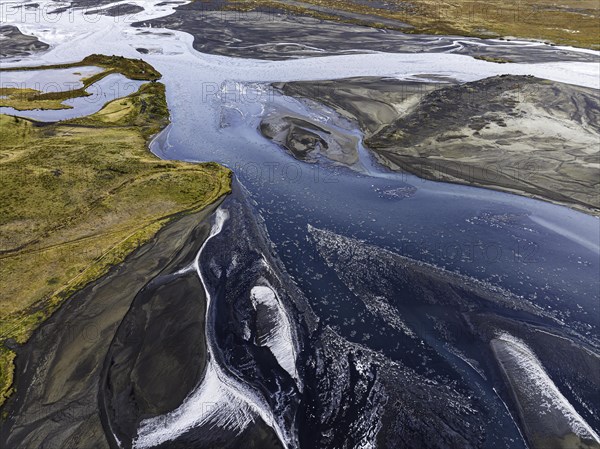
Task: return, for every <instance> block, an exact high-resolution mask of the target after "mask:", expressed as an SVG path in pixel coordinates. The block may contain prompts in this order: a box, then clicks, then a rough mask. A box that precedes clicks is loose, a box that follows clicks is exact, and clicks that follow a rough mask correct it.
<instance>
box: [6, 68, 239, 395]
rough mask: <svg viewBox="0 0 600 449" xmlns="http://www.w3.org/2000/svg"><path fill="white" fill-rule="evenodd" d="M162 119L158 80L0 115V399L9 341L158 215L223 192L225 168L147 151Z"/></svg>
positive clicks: (110, 261)
mask: <svg viewBox="0 0 600 449" xmlns="http://www.w3.org/2000/svg"><path fill="white" fill-rule="evenodd" d="M94 58H97V57H94ZM86 59H87V58H86ZM82 64H83V65H100V64H101V62H99V60H98V59H94V60H93V61H86V60H84V61H82ZM107 67H108V66H107ZM148 67H149V66H147V65H142V64H139V63H137V62H134V63H131V62H126V61H120V68H108V69H107V70H109V71H111V70H119V71H121V70H123V71H121V73H124V74H126V75H127V76H130V77H135V75H136V73H137V74H139V72H136V71H135V70H137V69H138V68H142V70H144V71H145V73H143V74H142V75H143V76H151V77H152V78H158V76H160V75H159V74H157V72H156V71H154V70H153V69H151V68H150V70H149V69H148ZM124 68H125V69H124ZM150 74H151V75H150ZM168 121H169V112H168V108H167V104H166V99H165V88H164V86H163V85H162V84H160V83H158V82H150V83H147V84H144V85H143V86H142V87H141V88H140V90H139V91H138V92H137V93H135V94H133V95H130V96H129V97H125V98H121V99H118V100H115V101H113V102H111V103H108V104H107V105H106V106H105V107H104V108H103V109H102V110H100V111H99V112H97V113H95V114H93V115H91V116H88V117H84V118H80V119H75V120H70V121H63V122H57V123H55V124H40V123H36V122H32V121H29V120H25V119H21V118H16V117H12V116H7V115H0V133H1V142H2V143H1V144H0V191H1V192H2V201H1V202H0V304H2V307H0V404H1V403H3V402H4V400H5V399H6V398H7V397H8V396H9V395H10V393H11V388H12V387H11V385H12V379H13V369H14V367H13V361H14V357H15V353H14V352H13V351H12V350H11V349H10V348H12V347H13V345H15V344H22V343H25V342H26V341H27V339H28V338H29V336H30V335H31V333H32V332H33V331H34V330H35V329H36V328H37V327H38V326H39V325H40V323H42V322H43V321H44V320H45V319H46V318H48V317H49V316H50V315H51V314H52V313H53V312H54V311H55V310H56V309H57V308H58V307H59V306H60V304H61V303H62V302H63V301H65V300H67V299H68V298H69V297H70V296H71V295H72V294H73V293H74V292H75V291H77V290H79V289H81V288H82V287H83V286H85V285H86V284H88V283H90V282H92V281H94V280H96V279H98V278H99V277H101V276H102V275H104V274H105V273H106V272H107V271H108V270H109V269H110V268H111V267H112V266H114V265H116V264H119V263H120V262H122V261H123V260H124V259H125V257H127V255H128V254H130V253H131V252H132V251H133V250H135V249H136V248H137V247H139V246H140V245H142V244H143V243H144V242H147V241H148V240H149V239H151V238H152V237H153V236H154V235H155V234H156V233H157V231H158V230H159V229H161V227H163V226H164V225H165V224H166V223H168V222H169V221H171V220H173V219H174V218H176V217H177V216H179V215H181V214H185V213H190V212H193V211H197V210H199V209H201V208H203V207H205V206H207V205H208V204H210V203H212V202H214V201H215V200H216V199H218V198H219V197H220V196H222V195H223V194H226V193H228V192H229V191H230V183H231V181H230V177H231V173H230V171H229V170H228V169H226V168H224V167H222V166H220V165H218V164H214V163H203V164H191V163H184V162H174V161H164V160H161V159H158V158H157V157H155V156H154V155H153V154H152V153H150V152H149V151H148V148H147V144H148V141H149V139H150V138H151V137H152V136H153V135H154V134H155V133H157V132H158V131H159V130H161V129H162V128H163V127H164V126H166V124H167V123H168Z"/></svg>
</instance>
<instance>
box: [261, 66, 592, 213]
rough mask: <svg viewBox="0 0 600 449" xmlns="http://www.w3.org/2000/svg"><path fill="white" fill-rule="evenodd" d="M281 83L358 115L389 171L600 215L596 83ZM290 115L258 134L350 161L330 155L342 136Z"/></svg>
mask: <svg viewBox="0 0 600 449" xmlns="http://www.w3.org/2000/svg"><path fill="white" fill-rule="evenodd" d="M275 86H276V87H277V88H279V89H280V90H281V91H282V92H283V93H284V94H286V95H289V96H293V97H296V98H300V99H309V100H311V101H312V102H313V103H310V104H311V105H313V106H311V107H313V108H316V109H317V110H318V108H319V106H318V105H319V103H320V104H324V105H325V106H327V107H330V108H333V109H334V110H335V111H337V112H338V113H339V114H340V115H342V116H343V117H345V118H347V119H350V120H353V121H355V122H357V123H358V125H359V126H360V128H361V129H362V131H363V133H364V135H365V144H366V146H367V147H368V148H370V149H371V150H373V151H374V152H375V154H376V155H377V156H378V159H379V161H380V162H382V163H383V164H385V165H387V166H389V167H390V168H392V169H395V170H402V171H407V172H410V173H412V174H416V175H417V176H419V177H421V178H426V179H433V180H442V181H449V182H458V183H463V184H472V185H476V186H485V187H488V188H492V189H497V190H503V191H508V192H513V193H520V194H522V195H527V196H534V197H537V198H542V199H546V200H550V201H553V202H556V203H559V204H564V205H568V206H570V207H573V208H575V209H578V210H582V211H585V212H588V213H592V214H598V213H600V202H599V201H600V200H599V196H598V156H599V148H598V141H599V139H600V127H599V126H598V123H599V122H600V98H599V96H598V92H597V90H595V89H590V88H583V87H577V86H572V85H569V84H563V83H558V82H552V81H545V80H540V79H537V78H533V77H524V76H498V77H492V78H487V79H483V80H480V81H475V82H470V83H465V84H462V85H455V84H439V83H438V84H434V83H407V82H401V81H398V80H391V79H378V78H354V79H346V80H336V81H319V82H292V83H279V84H275ZM315 105H316V106H315ZM286 114H288V113H287V112H279V113H278V112H277V111H274V112H271V113H270V114H269V115H267V116H266V117H265V118H264V119H263V122H262V124H261V127H260V130H261V132H262V133H263V134H264V135H265V136H266V137H269V138H271V139H273V140H275V141H276V142H277V143H279V144H280V145H282V146H283V147H285V148H286V149H288V150H289V151H290V152H291V153H293V154H294V155H295V156H296V157H298V158H299V159H307V158H309V157H310V154H311V152H314V149H315V146H316V143H320V145H321V146H320V147H319V151H320V152H321V153H322V154H325V155H326V157H329V158H330V159H333V160H336V161H338V162H344V161H343V160H341V159H340V158H339V157H338V156H337V153H336V154H333V155H327V152H328V149H329V148H333V147H334V145H333V142H332V141H331V140H334V141H335V140H336V139H337V140H338V141H340V138H339V137H336V135H335V134H333V139H330V138H327V136H325V134H323V132H324V131H327V130H323V125H322V124H321V123H320V122H314V121H313V122H311V120H310V118H309V117H295V118H291V117H289V116H288V115H286ZM303 118H304V119H305V120H302V119H303ZM300 121H302V122H303V123H304V124H303V125H302V126H299V123H301V122H300ZM311 127H312V128H313V131H310V129H311ZM314 127H320V128H321V131H322V132H321V133H320V135H319V134H315V135H316V137H314V136H311V135H309V134H308V133H309V132H312V133H313V134H314ZM274 130H276V131H277V132H275V131H274ZM327 132H328V131H327ZM329 134H331V132H329ZM321 136H325V137H321ZM319 139H321V140H322V141H323V142H320V140H319ZM315 142H316V143H315ZM341 142H342V146H343V145H344V144H345V142H344V141H343V140H342V141H341ZM324 143H326V145H324Z"/></svg>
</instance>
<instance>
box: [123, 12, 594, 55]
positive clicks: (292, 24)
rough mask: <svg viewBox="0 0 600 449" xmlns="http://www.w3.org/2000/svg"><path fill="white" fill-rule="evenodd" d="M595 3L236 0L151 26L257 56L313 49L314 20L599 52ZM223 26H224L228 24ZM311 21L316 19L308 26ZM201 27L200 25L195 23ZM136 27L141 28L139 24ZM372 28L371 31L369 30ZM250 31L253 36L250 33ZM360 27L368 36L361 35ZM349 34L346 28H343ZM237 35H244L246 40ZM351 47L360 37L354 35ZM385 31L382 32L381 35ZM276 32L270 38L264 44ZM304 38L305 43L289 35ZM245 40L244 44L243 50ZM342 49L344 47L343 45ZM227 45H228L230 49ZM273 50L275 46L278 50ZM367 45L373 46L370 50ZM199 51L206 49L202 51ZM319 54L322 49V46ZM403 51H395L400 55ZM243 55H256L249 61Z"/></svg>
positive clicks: (324, 27)
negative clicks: (269, 47) (265, 50)
mask: <svg viewBox="0 0 600 449" xmlns="http://www.w3.org/2000/svg"><path fill="white" fill-rule="evenodd" d="M599 15H600V11H599V10H598V5H597V4H595V3H594V2H591V1H586V2H584V3H581V2H576V1H574V0H570V1H568V2H567V3H566V4H565V3H563V4H561V5H560V6H557V5H554V4H551V3H547V2H546V1H545V0H537V1H536V2H535V3H529V4H527V5H524V4H521V3H513V4H506V3H503V2H500V1H499V0H496V1H493V2H485V3H483V2H481V3H479V2H470V1H466V0H460V1H458V2H455V3H453V4H452V5H450V4H445V5H440V4H439V3H436V2H434V1H431V0H413V1H411V2H395V1H391V2H366V1H364V0H352V1H339V0H305V1H278V0H239V1H236V0H233V1H229V0H226V1H219V0H217V1H214V0H213V1H207V2H204V1H202V2H191V3H188V4H185V5H181V6H179V7H178V8H177V9H176V11H175V13H174V14H173V15H171V16H169V17H164V18H160V19H157V20H152V21H151V23H152V26H157V25H158V26H165V27H167V28H172V29H180V30H183V31H187V32H189V33H191V34H195V35H196V36H197V37H198V38H199V40H200V41H201V42H199V43H198V45H204V44H205V45H208V46H216V47H219V46H221V45H222V44H223V43H227V42H228V41H229V40H230V37H231V36H233V37H237V40H235V39H234V40H232V42H231V43H232V44H233V45H231V47H232V48H231V49H230V50H233V51H236V49H237V50H241V52H242V53H243V52H244V51H246V52H249V53H250V54H252V53H254V52H255V51H256V50H257V48H256V44H260V42H261V41H263V40H264V43H265V44H273V43H275V42H276V43H281V46H282V47H280V49H279V50H281V48H286V49H287V50H291V51H297V50H298V48H294V47H295V46H300V47H302V46H303V45H305V46H306V48H301V49H300V51H304V52H307V51H308V52H310V51H312V50H315V48H313V47H314V46H315V44H316V46H317V47H318V46H319V43H323V44H325V45H326V46H330V44H328V43H327V39H323V36H322V35H321V36H315V35H313V34H312V33H310V32H308V31H306V30H305V33H304V34H303V35H302V33H301V32H300V33H297V32H296V28H297V26H298V25H300V30H301V29H302V26H308V27H310V28H312V27H313V26H315V25H314V24H315V23H316V24H317V25H316V26H317V27H318V28H319V30H320V31H323V32H324V33H325V34H326V35H327V36H328V37H331V36H330V34H331V31H332V30H334V31H335V29H338V30H342V32H343V31H344V30H343V26H346V27H354V28H355V29H357V30H359V31H358V32H359V34H360V35H363V34H364V33H363V32H366V31H367V30H368V28H372V29H376V30H380V31H383V30H385V31H383V32H386V38H388V37H389V36H388V33H387V32H388V31H390V32H394V31H400V32H401V33H402V34H404V33H405V34H407V35H439V36H443V35H451V36H456V37H459V36H465V37H477V38H483V39H489V38H506V39H507V40H510V39H515V38H520V39H529V40H533V41H539V42H546V43H552V44H560V45H568V46H573V47H581V48H589V49H595V50H597V49H598V48H600V43H599V42H598V39H597V36H598V31H599V27H598V17H599ZM216 22H220V23H221V28H220V29H219V30H218V31H219V32H220V34H219V39H218V40H217V39H214V37H213V36H214V30H213V27H215V25H214V24H215V23H216ZM223 22H226V25H224V24H223ZM311 22H313V23H312V24H311ZM199 24H201V26H198V25H199ZM134 26H138V24H134ZM367 27H368V28H367ZM250 28H252V29H253V30H254V33H251V32H250V31H249V29H250ZM360 30H362V31H363V32H361V31H360ZM346 31H348V28H347V29H346ZM240 33H243V34H244V38H241V36H240ZM347 34H348V35H349V37H350V39H351V41H352V42H355V41H356V36H354V37H352V36H350V33H347ZM380 34H381V33H380ZM265 35H271V37H272V38H271V39H264V36H265ZM298 36H302V39H301V40H293V39H290V37H298ZM381 40H382V39H381V38H379V39H374V40H373V42H372V44H373V45H372V46H371V49H372V50H379V48H378V47H379V46H380V45H381V43H380V41H381ZM240 42H243V45H240ZM339 43H340V45H345V44H344V41H343V40H340V41H339ZM226 45H227V44H226ZM273 48H274V47H273ZM367 48H368V47H367ZM198 50H199V51H204V52H206V50H201V49H200V48H198ZM317 50H318V48H317ZM395 51H398V50H395ZM240 56H241V57H253V56H244V55H243V54H242V55H240Z"/></svg>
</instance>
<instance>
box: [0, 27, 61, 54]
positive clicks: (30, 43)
mask: <svg viewBox="0 0 600 449" xmlns="http://www.w3.org/2000/svg"><path fill="white" fill-rule="evenodd" d="M0 36H1V37H0V57H2V58H13V57H17V56H28V55H30V54H32V53H35V52H37V51H42V50H48V48H50V46H49V45H48V44H46V43H45V42H42V41H40V40H39V39H38V38H37V37H33V36H27V35H26V34H23V33H21V32H20V31H19V29H18V28H17V27H16V26H13V25H0Z"/></svg>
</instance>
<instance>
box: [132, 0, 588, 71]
mask: <svg viewBox="0 0 600 449" xmlns="http://www.w3.org/2000/svg"><path fill="white" fill-rule="evenodd" d="M376 21H378V19H377V20H376ZM400 25H401V24H400ZM133 26H141V27H147V26H152V27H153V28H156V27H165V28H170V29H174V30H181V31H185V32H187V33H190V34H191V35H192V36H194V38H195V39H194V48H195V49H196V50H198V51H200V52H202V53H210V54H219V55H225V56H235V57H240V58H259V59H270V60H281V59H289V58H300V57H307V56H326V55H332V54H341V53H354V52H356V51H361V52H365V51H374V52H393V53H402V52H406V53H418V52H422V51H424V50H427V51H433V52H448V51H452V52H454V53H458V54H466V55H471V56H480V57H481V56H487V57H493V58H502V59H506V60H510V61H512V62H547V61H556V60H563V61H597V56H595V55H590V54H586V53H577V52H570V51H566V50H560V51H557V49H556V48H554V47H550V46H544V45H540V46H531V47H523V46H519V47H515V48H514V49H512V48H511V46H510V43H509V42H502V41H498V42H492V41H484V40H482V39H474V38H463V37H458V36H454V37H453V36H430V35H417V34H404V33H402V32H399V31H393V30H379V29H375V28H370V27H366V26H359V25H352V24H346V23H340V22H334V21H323V20H319V19H315V18H312V17H308V16H302V15H293V14H290V13H289V12H283V11H279V10H276V9H270V10H264V9H263V10H259V11H250V12H239V11H226V10H224V9H223V3H220V2H208V3H207V2H200V1H197V2H191V3H189V4H187V5H182V6H180V7H178V8H177V9H176V11H175V13H174V14H171V15H169V16H166V17H161V18H158V19H153V20H150V21H145V22H138V23H134V24H133ZM507 44H508V45H507Z"/></svg>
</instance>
